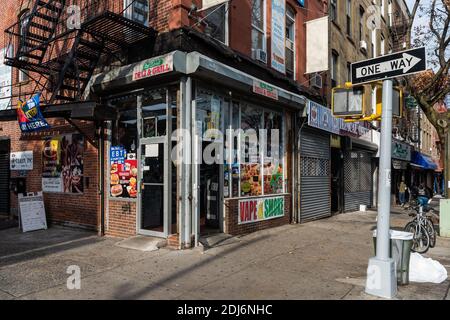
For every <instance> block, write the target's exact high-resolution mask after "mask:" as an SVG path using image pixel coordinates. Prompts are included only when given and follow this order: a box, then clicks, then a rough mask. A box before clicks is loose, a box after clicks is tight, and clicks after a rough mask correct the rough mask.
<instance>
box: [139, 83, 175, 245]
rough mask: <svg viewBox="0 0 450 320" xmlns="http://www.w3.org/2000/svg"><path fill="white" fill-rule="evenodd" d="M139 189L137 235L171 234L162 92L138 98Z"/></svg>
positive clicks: (163, 235)
mask: <svg viewBox="0 0 450 320" xmlns="http://www.w3.org/2000/svg"><path fill="white" fill-rule="evenodd" d="M138 105H139V110H140V112H138V114H139V123H140V125H139V136H140V143H139V145H140V148H139V155H138V157H139V159H140V164H139V165H140V169H139V172H140V177H139V179H140V185H139V189H140V192H139V199H138V201H139V210H138V212H139V216H138V233H139V234H142V235H149V236H156V237H167V236H168V235H169V234H170V232H171V228H170V225H171V215H170V214H169V213H170V212H171V207H170V206H169V204H170V203H171V197H172V196H171V192H169V191H170V190H171V185H172V179H169V177H171V172H172V166H171V161H170V158H169V150H168V132H167V131H168V130H167V128H169V123H168V122H169V121H170V120H169V119H168V117H167V112H168V101H167V94H166V90H152V91H148V92H146V93H144V94H143V95H142V96H140V97H139V104H138Z"/></svg>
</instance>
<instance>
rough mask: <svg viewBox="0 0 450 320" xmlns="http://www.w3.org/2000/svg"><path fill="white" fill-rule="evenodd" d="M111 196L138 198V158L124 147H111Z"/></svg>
mask: <svg viewBox="0 0 450 320" xmlns="http://www.w3.org/2000/svg"><path fill="white" fill-rule="evenodd" d="M110 160H111V177H110V183H111V196H112V197H115V198H119V197H120V198H137V174H138V169H137V158H136V154H135V153H127V152H126V150H125V149H124V148H123V147H120V146H119V147H111V157H110Z"/></svg>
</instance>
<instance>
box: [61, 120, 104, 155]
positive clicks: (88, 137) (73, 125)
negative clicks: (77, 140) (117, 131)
mask: <svg viewBox="0 0 450 320" xmlns="http://www.w3.org/2000/svg"><path fill="white" fill-rule="evenodd" d="M64 119H65V120H66V121H67V122H68V123H69V124H70V125H71V126H72V127H74V128H75V129H77V131H78V132H79V133H81V134H82V135H83V137H85V138H86V140H87V141H88V142H89V143H90V144H91V145H92V146H93V147H94V148H95V149H98V147H99V144H98V141H96V140H94V139H92V138H91V137H90V136H89V135H88V134H87V133H86V132H85V131H84V130H83V129H82V128H80V126H79V125H77V124H76V123H75V122H74V121H73V120H72V119H70V118H69V117H64Z"/></svg>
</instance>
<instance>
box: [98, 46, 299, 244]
mask: <svg viewBox="0 0 450 320" xmlns="http://www.w3.org/2000/svg"><path fill="white" fill-rule="evenodd" d="M183 55H184V56H185V54H184V53H180V52H174V53H171V54H169V55H167V56H164V57H158V58H154V59H159V60H161V59H162V60H164V61H169V67H167V68H166V69H164V70H167V75H161V74H160V75H157V76H155V77H151V76H149V77H147V78H145V79H142V77H138V78H136V77H134V75H131V72H128V73H122V72H119V73H116V74H126V77H125V79H123V81H116V80H118V79H116V78H114V77H112V78H109V80H106V82H105V80H104V79H105V78H106V79H108V76H106V77H105V76H103V77H102V80H100V81H101V82H98V83H97V84H96V85H98V84H101V86H100V87H101V88H102V89H101V90H99V94H101V95H102V96H103V99H104V100H105V101H106V102H107V104H108V106H110V107H113V108H114V109H115V113H116V115H117V116H116V118H115V120H114V121H109V122H108V128H109V130H110V135H109V137H110V138H109V139H108V142H107V145H106V150H107V152H106V155H107V157H108V161H107V162H108V167H109V168H108V172H109V174H108V175H107V176H108V178H107V183H106V184H107V188H106V189H107V190H108V195H107V201H106V210H105V222H106V223H105V229H106V234H109V235H114V236H121V237H129V236H134V235H136V234H142V235H149V236H157V237H162V238H167V239H168V241H169V244H172V245H174V246H177V247H180V248H183V247H189V246H191V245H194V244H195V245H196V244H197V243H198V240H199V237H200V236H201V235H202V234H207V233H210V232H225V233H227V234H232V235H238V234H243V233H248V232H252V231H256V230H259V229H264V228H268V227H274V226H279V225H283V224H288V223H289V222H290V218H291V215H290V208H291V205H290V203H291V193H290V192H291V190H288V189H289V185H290V184H291V183H289V176H290V172H289V170H288V168H289V166H288V164H289V161H290V159H289V157H288V155H289V150H287V149H288V148H287V144H286V141H288V134H287V132H288V130H290V119H291V113H290V112H289V111H288V110H289V109H286V108H283V107H282V104H281V103H282V102H281V101H278V100H277V99H274V98H273V97H272V98H268V97H263V96H261V95H260V94H256V93H248V92H242V90H236V89H234V86H233V85H232V84H233V81H235V80H233V76H232V75H233V74H232V72H231V71H230V70H229V69H227V67H226V66H225V65H222V64H220V63H218V62H214V63H215V64H216V66H215V67H214V66H213V67H212V68H213V69H214V72H218V71H217V70H219V71H220V68H223V70H224V72H228V73H230V74H228V75H227V76H228V77H229V78H230V79H228V81H227V80H224V81H221V85H222V86H224V87H225V89H226V90H219V89H217V88H213V87H210V86H208V85H206V82H205V81H203V80H202V79H201V78H203V77H198V78H196V77H192V78H191V77H183V76H182V74H179V73H178V72H179V70H180V69H183V68H180V67H179V66H178V65H179V64H180V63H181V64H182V63H183V62H185V61H190V60H189V59H180V57H183ZM194 55H196V56H197V57H199V55H198V54H197V53H194ZM202 58H203V57H202V56H201V57H200V59H202ZM205 59H207V58H206V57H205ZM191 60H192V59H191ZM180 61H181V62H180ZM211 63H213V62H211V61H209V65H211ZM146 64H147V65H151V61H150V62H146ZM200 64H201V63H200ZM142 65H143V62H141V63H139V64H138V65H136V66H127V67H122V69H126V70H130V71H131V70H137V69H136V68H137V67H138V66H142ZM217 66H218V67H217ZM202 71H203V70H202ZM232 71H233V72H234V71H235V70H232ZM236 72H237V71H236ZM180 73H181V72H180ZM177 75H180V76H181V77H177ZM244 75H245V77H249V78H250V76H248V75H246V74H244ZM174 76H175V77H174ZM194 76H195V73H194ZM239 76H240V77H241V78H242V75H239ZM236 77H237V76H236ZM177 78H178V79H177ZM164 79H166V80H167V81H166V80H164ZM120 82H121V83H125V84H129V85H134V87H135V88H136V85H138V88H137V89H135V90H134V91H124V92H123V94H117V93H116V94H114V95H107V92H103V90H104V89H103V88H108V85H111V86H112V89H113V91H115V92H117V89H119V88H120V87H119V88H116V87H114V85H112V83H120ZM156 82H158V83H166V84H165V85H163V86H155V83H156ZM253 82H254V79H253ZM227 84H229V86H227ZM248 84H249V86H248V87H245V86H242V87H243V88H248V89H247V90H252V89H251V85H250V83H248ZM127 87H129V86H126V85H125V86H122V87H121V88H122V90H124V89H125V90H126V88H127ZM94 88H95V85H94ZM97 88H98V87H97ZM128 90H129V89H128ZM274 90H277V91H278V90H279V94H280V96H283V94H284V93H283V92H282V91H281V89H277V88H275V89H274ZM254 92H255V91H254ZM288 96H289V97H290V94H289V95H288ZM244 97H246V98H244ZM247 97H248V98H247ZM277 98H278V94H277ZM280 100H281V98H280Z"/></svg>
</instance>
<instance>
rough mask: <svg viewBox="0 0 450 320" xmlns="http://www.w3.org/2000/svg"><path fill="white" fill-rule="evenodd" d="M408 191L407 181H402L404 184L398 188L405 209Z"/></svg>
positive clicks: (401, 203) (401, 183)
mask: <svg viewBox="0 0 450 320" xmlns="http://www.w3.org/2000/svg"><path fill="white" fill-rule="evenodd" d="M407 189H408V186H407V185H406V183H405V179H402V182H400V185H399V186H398V198H399V201H400V205H401V206H402V207H403V206H404V205H405V203H406V190H407Z"/></svg>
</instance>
